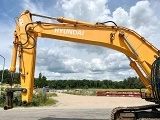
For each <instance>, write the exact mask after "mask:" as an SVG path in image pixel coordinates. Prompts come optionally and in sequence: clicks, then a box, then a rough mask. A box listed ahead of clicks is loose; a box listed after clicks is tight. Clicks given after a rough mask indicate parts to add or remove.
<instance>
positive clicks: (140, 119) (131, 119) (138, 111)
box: [111, 104, 160, 120]
mask: <svg viewBox="0 0 160 120" xmlns="http://www.w3.org/2000/svg"><path fill="white" fill-rule="evenodd" d="M159 108H160V105H156V104H154V105H144V106H134V107H116V108H114V109H113V110H112V113H111V120H158V118H159V119H160V111H158V109H159Z"/></svg>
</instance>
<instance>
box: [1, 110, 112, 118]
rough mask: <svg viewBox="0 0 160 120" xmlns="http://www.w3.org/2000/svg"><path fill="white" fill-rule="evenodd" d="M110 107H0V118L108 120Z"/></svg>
mask: <svg viewBox="0 0 160 120" xmlns="http://www.w3.org/2000/svg"><path fill="white" fill-rule="evenodd" d="M110 113H111V109H54V108H51V107H49V108H48V107H42V108H14V109H10V110H7V111H4V110H3V109H2V108H1V109H0V120H109V118H110Z"/></svg>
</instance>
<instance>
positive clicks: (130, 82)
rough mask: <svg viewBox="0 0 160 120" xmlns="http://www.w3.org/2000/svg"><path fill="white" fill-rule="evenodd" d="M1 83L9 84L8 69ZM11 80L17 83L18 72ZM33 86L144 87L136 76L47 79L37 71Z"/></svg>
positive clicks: (83, 87)
mask: <svg viewBox="0 0 160 120" xmlns="http://www.w3.org/2000/svg"><path fill="white" fill-rule="evenodd" d="M1 75H2V70H1V71H0V78H2V76H1ZM3 78H4V80H3V83H6V84H9V83H10V80H11V75H10V73H9V70H7V69H6V70H5V71H4V76H3ZM13 82H14V83H16V84H18V83H19V73H15V74H14V79H13ZM34 86H35V87H38V88H43V87H45V86H49V87H50V88H52V89H88V88H100V89H140V88H144V85H143V84H142V82H141V80H140V79H139V78H138V77H128V78H127V79H124V80H122V81H112V80H87V79H83V80H74V79H70V80H47V78H46V77H45V76H43V75H42V74H41V73H39V77H38V78H35V79H34Z"/></svg>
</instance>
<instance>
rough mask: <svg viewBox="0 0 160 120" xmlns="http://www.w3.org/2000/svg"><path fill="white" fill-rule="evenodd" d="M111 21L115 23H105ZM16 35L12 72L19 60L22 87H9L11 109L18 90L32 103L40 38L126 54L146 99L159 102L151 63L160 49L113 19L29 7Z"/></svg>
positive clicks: (8, 105)
mask: <svg viewBox="0 0 160 120" xmlns="http://www.w3.org/2000/svg"><path fill="white" fill-rule="evenodd" d="M32 17H43V18H46V19H52V20H55V22H43V21H32ZM108 22H111V23H112V24H113V26H109V25H106V24H107V23H108ZM14 35H15V37H14V42H13V43H14V44H13V53H12V60H11V67H10V72H11V74H13V73H14V72H15V71H16V63H17V59H19V70H20V71H19V72H20V84H21V88H20V89H14V88H10V89H7V90H6V92H7V93H8V101H7V106H6V107H5V108H6V109H8V108H12V100H11V99H12V97H10V96H11V95H12V94H13V92H15V91H17V90H18V91H21V92H22V103H23V104H28V103H30V102H32V94H33V86H34V72H35V63H36V46H37V41H38V39H37V38H38V37H42V38H51V39H57V40H63V41H70V42H76V43H83V44H90V45H96V46H103V47H107V48H111V49H114V50H117V51H119V52H121V53H124V54H125V55H126V56H127V58H128V59H129V61H130V66H131V67H132V68H133V69H134V70H135V71H136V73H137V74H138V75H139V77H140V79H141V81H142V82H143V84H144V85H145V87H146V89H147V92H146V99H147V100H150V101H154V102H156V103H157V100H158V101H159V98H157V99H156V100H155V97H154V95H155V94H153V93H155V91H156V90H155V89H154V91H153V88H152V87H153V86H154V85H153V84H150V82H151V81H150V78H151V69H152V64H153V62H154V61H155V60H156V59H157V58H159V50H158V49H157V48H156V47H154V46H153V45H152V44H151V43H149V42H148V41H147V40H145V39H144V38H143V37H142V36H140V35H139V34H138V33H136V32H135V31H133V30H131V29H128V28H125V27H122V26H117V25H116V23H114V22H113V21H107V22H104V23H98V22H97V23H96V24H93V23H88V22H83V21H78V20H72V19H68V18H63V17H48V16H43V15H38V14H32V13H30V11H28V10H27V11H25V12H23V13H22V14H21V15H20V17H19V18H18V19H17V22H16V28H15V32H14ZM17 56H18V58H17ZM10 94H11V95H10Z"/></svg>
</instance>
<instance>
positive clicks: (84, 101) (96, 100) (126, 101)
mask: <svg viewBox="0 0 160 120" xmlns="http://www.w3.org/2000/svg"><path fill="white" fill-rule="evenodd" d="M57 95H58V96H57V97H53V98H54V99H55V100H57V101H58V103H57V104H56V105H55V106H54V107H55V108H57V109H59V108H62V109H90V108H91V109H92V108H93V109H102V108H105V109H106V108H115V107H127V106H139V105H148V104H153V103H152V102H147V101H145V100H144V99H141V98H137V97H107V96H79V95H70V94H63V93H57Z"/></svg>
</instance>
